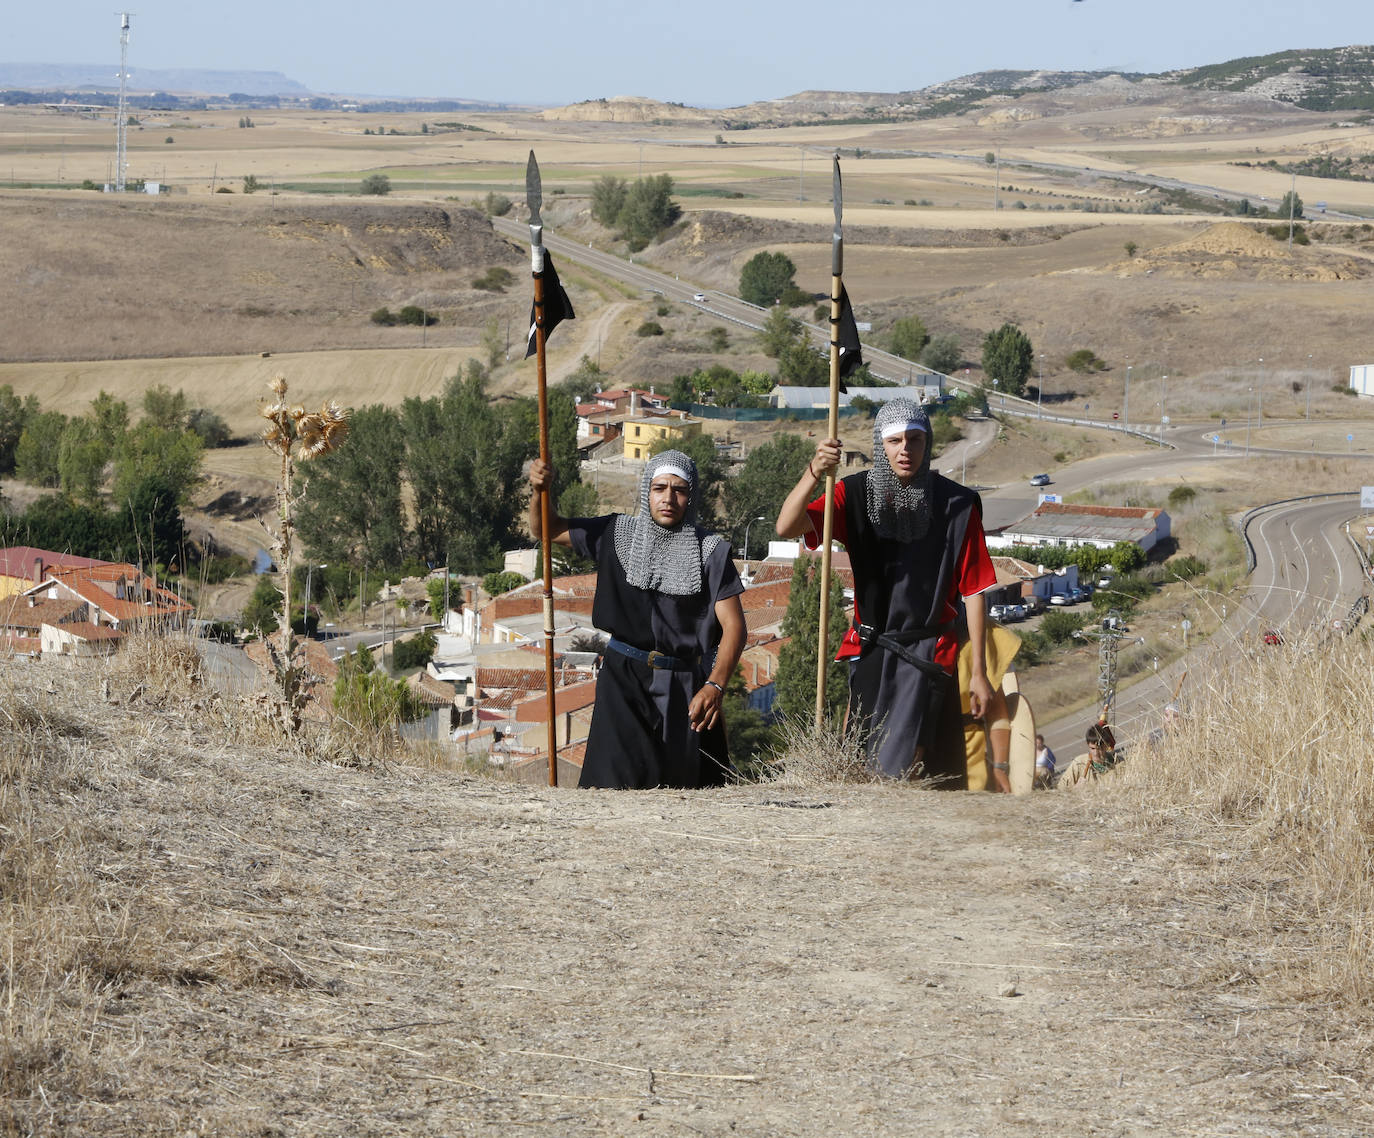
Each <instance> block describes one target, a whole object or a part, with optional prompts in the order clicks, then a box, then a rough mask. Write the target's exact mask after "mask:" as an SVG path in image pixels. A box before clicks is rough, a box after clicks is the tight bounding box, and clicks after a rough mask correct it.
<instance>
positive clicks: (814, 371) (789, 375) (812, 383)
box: [778, 339, 830, 387]
mask: <svg viewBox="0 0 1374 1138" xmlns="http://www.w3.org/2000/svg"><path fill="white" fill-rule="evenodd" d="M778 379H779V380H780V381H782V382H783V383H791V384H795V385H796V386H798V387H824V386H826V385H827V384H828V383H829V382H830V357H829V356H828V355H825V354H823V353H821V352H818V351H816V350H815V349H814V348H813V347H812V346H811V345H810V344H808V343H807V342H806V341H805V339H800V340H798V341H797V342H796V343H795V344H793V345H792V346H791V347H789V348H787V349H786V350H785V351H784V352H783V353H782V355H781V356H779V357H778Z"/></svg>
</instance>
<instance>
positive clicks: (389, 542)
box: [296, 403, 406, 569]
mask: <svg viewBox="0 0 1374 1138" xmlns="http://www.w3.org/2000/svg"><path fill="white" fill-rule="evenodd" d="M348 432H349V440H348V445H347V446H343V447H339V448H337V449H336V450H333V451H330V452H329V453H327V454H322V455H319V456H317V457H315V458H313V459H311V460H310V462H309V463H308V464H307V465H306V468H305V474H306V477H305V480H304V485H303V487H302V490H301V507H300V509H299V510H298V511H297V514H296V530H297V533H299V535H300V538H301V540H302V541H303V542H304V543H305V548H306V550H307V552H308V553H309V554H310V556H311V557H312V558H314V559H315V560H316V561H323V562H327V563H329V564H330V565H334V564H340V563H346V564H349V565H352V566H354V567H355V568H360V569H361V568H366V567H375V568H382V567H385V566H396V565H400V564H401V562H402V561H403V560H405V506H404V503H403V500H402V479H401V470H402V466H403V464H404V462H405V455H406V440H405V436H404V434H403V433H402V430H401V417H400V415H399V414H397V412H396V411H395V410H394V409H393V408H390V407H383V406H382V405H381V404H375V403H374V404H372V405H371V406H368V407H363V408H361V409H359V410H357V411H354V413H353V414H352V415H351V416H350V417H349V428H348Z"/></svg>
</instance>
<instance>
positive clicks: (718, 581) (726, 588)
mask: <svg viewBox="0 0 1374 1138" xmlns="http://www.w3.org/2000/svg"><path fill="white" fill-rule="evenodd" d="M616 516H617V515H615V514H607V515H605V516H604V517H599V518H577V519H574V520H572V521H571V522H570V523H569V526H568V534H569V537H570V538H571V539H572V546H573V549H575V550H576V551H577V552H578V553H580V554H582V555H583V556H584V557H590V558H591V559H592V560H594V561H595V562H596V566H597V576H596V598H595V600H594V601H593V602H592V623H593V624H594V625H596V627H597V628H599V629H601V630H602V631H603V632H607V633H609V634H610V635H611V636H614V637H615V638H616V639H617V640H620V641H623V642H624V643H626V644H629V645H632V646H633V647H635V648H641V649H643V650H645V651H649V650H656V651H658V652H662V653H664V654H665V655H668V656H673V657H676V658H677V659H679V660H690V661H693V665H692V667H691V668H690V669H689V670H685V671H670V670H667V669H662V668H651V667H649V666H648V665H647V664H643V663H641V662H640V661H638V660H632V659H631V658H630V657H628V656H625V655H622V654H621V653H619V652H616V651H614V650H610V649H608V650H607V652H606V655H605V658H604V659H603V661H602V665H601V673H600V675H599V676H598V677H597V681H596V706H595V709H594V710H593V712H592V727H591V733H590V735H589V736H588V738H587V753H586V758H585V760H584V761H583V764H582V778H581V780H580V781H579V783H578V785H579V786H583V787H609V788H617V789H636V788H637V789H643V788H648V787H654V786H671V787H687V788H690V787H698V786H719V785H721V784H722V783H724V782H725V781H727V779H728V778H729V777H730V775H731V773H732V772H731V768H730V758H729V754H728V752H727V750H726V742H725V727H724V724H723V723H720V722H717V724H716V726H715V727H713V728H711V729H710V730H709V731H705V732H700V733H699V732H696V731H693V730H692V729H691V726H690V725H689V723H688V718H687V708H688V705H689V704H690V703H691V701H692V697H693V696H694V695H695V694H696V693H697V691H698V690H700V688H701V685H702V684H703V683H704V682H705V680H706V677H707V676H708V675H709V674H710V671H711V667H712V665H713V664H714V663H715V654H716V648H717V646H718V645H719V643H720V631H721V630H720V622H719V621H717V620H716V602H717V601H722V600H725V599H727V598H728V597H733V596H737V595H738V594H740V593H742V592H743V591H744V585H743V583H742V582H741V581H740V579H739V574H738V573H737V572H736V571H735V565H734V562H733V561H731V559H730V546H729V543H728V542H724V541H722V542H719V543H716V545H715V548H714V550H712V552H711V554H710V555H709V556H707V557H705V558H704V560H703V564H702V572H701V576H702V588H701V592H699V593H695V594H693V595H691V596H684V597H679V596H671V595H669V594H667V593H660V592H658V591H657V590H652V589H640V588H636V587H635V586H634V585H631V584H630V583H629V581H627V580H626V579H625V569H624V566H622V565H621V564H620V558H619V556H618V555H617V554H616V550H615V539H614V534H613V529H614V525H615V519H616ZM695 533H696V537H697V541H698V545H700V543H701V542H702V541H703V540H704V539H705V538H706V537H707V536H708V534H707V531H706V530H703V529H700V528H697V529H696V530H695Z"/></svg>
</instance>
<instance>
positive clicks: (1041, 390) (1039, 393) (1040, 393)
mask: <svg viewBox="0 0 1374 1138" xmlns="http://www.w3.org/2000/svg"><path fill="white" fill-rule="evenodd" d="M1044 398H1045V353H1044V352H1041V353H1040V386H1039V387H1037V388H1036V389H1035V414H1036V416H1037V417H1038V418H1041V419H1043V418H1044V417H1045V416H1044V415H1043V414H1042V413H1041V411H1040V406H1041V400H1043V399H1044Z"/></svg>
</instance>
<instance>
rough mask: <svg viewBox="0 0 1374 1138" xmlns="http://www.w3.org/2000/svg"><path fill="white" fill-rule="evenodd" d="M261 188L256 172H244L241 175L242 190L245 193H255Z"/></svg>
mask: <svg viewBox="0 0 1374 1138" xmlns="http://www.w3.org/2000/svg"><path fill="white" fill-rule="evenodd" d="M260 189H262V183H261V182H259V181H258V176H257V175H256V174H245V175H244V176H243V192H244V193H245V194H255V193H257V192H258V191H259V190H260Z"/></svg>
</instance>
